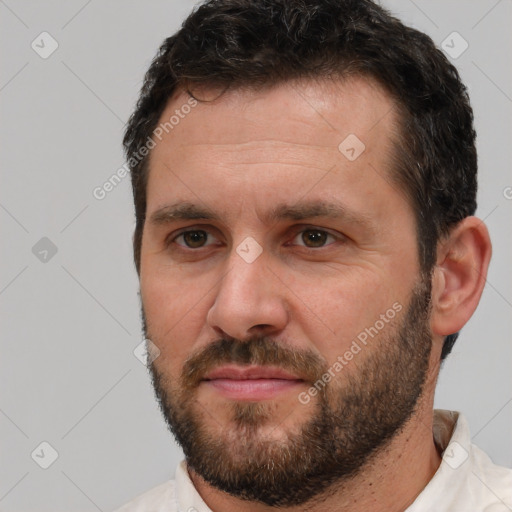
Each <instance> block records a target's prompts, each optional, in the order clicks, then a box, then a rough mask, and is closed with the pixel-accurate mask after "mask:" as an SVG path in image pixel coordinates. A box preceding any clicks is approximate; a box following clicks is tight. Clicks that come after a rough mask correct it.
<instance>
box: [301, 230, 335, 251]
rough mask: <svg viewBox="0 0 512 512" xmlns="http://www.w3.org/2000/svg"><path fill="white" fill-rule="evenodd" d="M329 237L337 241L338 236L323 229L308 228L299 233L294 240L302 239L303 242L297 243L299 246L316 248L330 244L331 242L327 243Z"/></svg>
mask: <svg viewBox="0 0 512 512" xmlns="http://www.w3.org/2000/svg"><path fill="white" fill-rule="evenodd" d="M329 239H331V240H334V241H336V237H335V236H334V235H332V234H331V233H328V232H327V231H324V230H323V229H317V228H308V229H304V230H302V231H300V232H299V233H297V235H295V237H294V239H293V240H294V241H296V240H300V242H302V244H301V243H300V242H299V243H297V245H299V246H303V247H308V248H309V249H316V248H321V247H324V246H325V245H330V243H329V244H327V243H326V242H327V241H328V240H329ZM331 243H332V242H331Z"/></svg>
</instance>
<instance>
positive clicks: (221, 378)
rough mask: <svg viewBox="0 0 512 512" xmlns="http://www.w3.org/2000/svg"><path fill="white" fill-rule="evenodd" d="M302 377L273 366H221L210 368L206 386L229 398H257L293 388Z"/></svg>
mask: <svg viewBox="0 0 512 512" xmlns="http://www.w3.org/2000/svg"><path fill="white" fill-rule="evenodd" d="M304 382H305V381H304V379H301V378H300V377H298V376H296V375H293V374H291V373H289V372H287V371H285V370H283V369H282V368H277V367H272V366H246V367H241V366H234V365H231V366H223V367H220V368H216V369H215V370H213V371H211V372H209V373H208V374H207V375H206V377H205V378H204V379H203V381H202V383H203V384H204V385H205V386H208V387H209V388H211V389H213V390H214V391H216V392H218V393H220V394H221V395H222V396H224V397H225V398H228V399H231V400H247V401H259V400H269V399H272V398H275V397H276V396H278V395H280V394H282V393H285V392H289V391H291V390H296V389H297V388H298V387H299V386H301V385H303V384H304Z"/></svg>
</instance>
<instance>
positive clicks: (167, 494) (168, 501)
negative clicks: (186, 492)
mask: <svg viewBox="0 0 512 512" xmlns="http://www.w3.org/2000/svg"><path fill="white" fill-rule="evenodd" d="M177 510H178V508H177V506H176V494H175V481H174V480H167V481H166V482H163V483H161V484H159V485H157V486H156V487H153V488H152V489H150V490H149V491H146V492H144V493H143V494H140V495H139V496H137V497H136V498H134V499H133V500H131V501H130V502H128V503H126V504H124V505H123V506H122V507H121V508H118V509H116V510H115V511H114V512H176V511H177Z"/></svg>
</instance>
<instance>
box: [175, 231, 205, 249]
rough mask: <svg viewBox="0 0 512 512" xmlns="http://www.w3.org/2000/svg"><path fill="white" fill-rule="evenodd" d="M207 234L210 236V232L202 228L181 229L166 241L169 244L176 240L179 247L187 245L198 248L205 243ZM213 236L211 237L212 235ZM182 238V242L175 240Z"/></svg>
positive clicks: (190, 247)
mask: <svg viewBox="0 0 512 512" xmlns="http://www.w3.org/2000/svg"><path fill="white" fill-rule="evenodd" d="M208 236H210V237H212V235H211V233H208V231H205V230H204V229H191V230H188V231H182V232H181V233H179V234H178V235H176V236H175V237H174V238H171V239H170V240H169V242H168V245H170V244H171V243H172V242H176V243H177V245H179V246H181V247H188V248H189V249H200V248H201V247H205V246H207V245H211V244H207V243H206V242H207V240H208ZM212 238H213V237H212ZM180 239H181V240H183V242H184V243H178V242H177V240H180Z"/></svg>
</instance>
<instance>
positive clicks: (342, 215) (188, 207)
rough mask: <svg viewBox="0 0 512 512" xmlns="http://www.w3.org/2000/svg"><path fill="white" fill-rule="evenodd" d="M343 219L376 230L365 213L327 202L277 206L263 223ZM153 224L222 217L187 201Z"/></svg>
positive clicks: (163, 213) (157, 216) (171, 207)
mask: <svg viewBox="0 0 512 512" xmlns="http://www.w3.org/2000/svg"><path fill="white" fill-rule="evenodd" d="M318 217H322V218H329V219H338V220H339V219H341V220H344V221H346V222H348V223H350V224H354V225H358V226H360V227H363V228H366V229H368V230H374V229H375V227H374V224H373V222H372V221H371V219H370V217H368V216H367V215H364V214H362V213H356V212H353V211H351V210H349V209H347V208H346V207H345V206H343V205H341V204H338V203H333V202H327V201H318V200H317V201H302V202H298V203H295V204H293V205H289V204H285V203H281V204H278V205H276V206H274V207H273V208H272V209H271V210H270V211H269V213H267V214H266V215H265V216H264V218H263V221H264V222H265V223H267V224H271V223H273V222H277V221H281V220H294V221H300V220H306V219H313V218H318ZM149 220H150V223H151V224H155V225H159V224H169V223H171V222H174V221H176V220H216V221H221V217H220V216H219V215H218V214H216V213H214V212H212V211H211V210H209V209H207V208H203V207H201V206H198V205H196V204H194V203H190V202H187V201H183V202H179V203H174V204H171V205H166V206H164V207H162V208H159V209H158V210H156V211H155V212H153V213H152V214H151V216H150V219H149Z"/></svg>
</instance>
